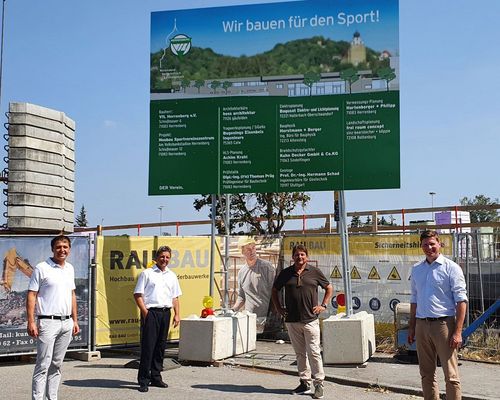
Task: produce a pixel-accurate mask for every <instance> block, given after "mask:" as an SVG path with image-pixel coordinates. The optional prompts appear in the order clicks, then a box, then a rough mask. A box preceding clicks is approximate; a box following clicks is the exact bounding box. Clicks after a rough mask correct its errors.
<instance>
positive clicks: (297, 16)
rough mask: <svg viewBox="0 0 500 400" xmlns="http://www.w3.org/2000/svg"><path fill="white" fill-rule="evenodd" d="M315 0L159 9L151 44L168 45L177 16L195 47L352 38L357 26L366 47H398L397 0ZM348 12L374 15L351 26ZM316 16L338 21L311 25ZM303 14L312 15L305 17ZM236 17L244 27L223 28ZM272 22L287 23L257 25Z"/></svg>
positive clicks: (252, 49)
mask: <svg viewBox="0 0 500 400" xmlns="http://www.w3.org/2000/svg"><path fill="white" fill-rule="evenodd" d="M316 3H317V5H316V6H315V7H314V8H313V7H311V4H310V2H307V1H306V2H294V3H293V4H288V5H287V7H283V5H282V4H279V3H274V4H265V5H259V6H255V5H250V6H237V7H214V8H208V9H195V10H183V11H167V12H158V13H154V14H153V16H152V22H151V26H152V35H151V49H152V51H153V52H156V51H158V50H160V49H162V48H164V47H165V38H166V37H167V36H168V35H169V33H170V32H171V31H172V29H173V27H174V19H175V20H176V25H177V29H178V31H177V33H183V34H186V35H188V36H189V37H191V38H192V39H193V46H197V47H202V48H207V47H209V48H212V49H213V50H214V51H215V52H217V53H219V54H224V55H232V56H240V55H243V54H244V55H247V56H250V55H254V54H256V53H260V52H264V51H268V50H271V49H272V48H273V47H274V46H275V45H276V44H278V43H285V42H287V41H290V40H295V39H302V38H309V37H312V36H320V35H321V36H324V37H327V38H330V39H333V40H346V41H350V40H351V39H352V35H353V34H354V32H355V31H356V30H359V31H360V32H361V33H362V36H363V37H364V38H365V41H366V45H367V46H369V47H371V48H373V49H375V50H378V51H382V50H389V51H390V52H392V53H396V52H397V51H398V43H397V38H398V36H397V29H398V27H397V23H398V21H397V6H396V7H394V4H396V5H397V2H395V1H384V2H383V4H380V6H376V5H374V2H373V1H366V0H358V1H333V2H332V1H318V2H316ZM372 12H373V14H371V13H372ZM349 14H350V15H358V14H363V15H365V14H370V16H369V17H367V18H366V20H365V19H363V20H362V21H361V22H358V23H356V22H353V23H351V24H349V25H348V24H347V15H349ZM315 17H325V18H326V17H333V25H331V24H329V25H328V26H311V24H310V23H309V22H310V21H311V20H312V21H315V20H317V19H315ZM290 18H292V19H291V20H290ZM304 18H307V19H306V20H305V22H303V21H304ZM234 21H238V22H239V23H241V24H242V25H238V26H240V27H241V29H240V30H239V31H236V30H233V31H232V32H231V31H229V30H228V29H226V30H224V25H226V26H228V25H229V24H231V22H234ZM268 21H275V22H276V23H278V22H280V21H282V22H284V24H283V28H280V29H275V30H267V31H264V30H260V31H257V30H255V29H254V27H255V26H256V24H260V23H262V24H265V23H266V22H268ZM290 22H292V25H291V26H290ZM293 22H295V24H293ZM233 26H234V25H233ZM247 28H248V29H247Z"/></svg>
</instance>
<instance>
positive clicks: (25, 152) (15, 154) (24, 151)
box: [9, 147, 75, 171]
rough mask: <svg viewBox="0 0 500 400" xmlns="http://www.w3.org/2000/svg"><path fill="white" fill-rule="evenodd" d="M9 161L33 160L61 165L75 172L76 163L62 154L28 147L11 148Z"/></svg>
mask: <svg viewBox="0 0 500 400" xmlns="http://www.w3.org/2000/svg"><path fill="white" fill-rule="evenodd" d="M9 160H32V161H38V162H42V163H46V164H55V165H61V164H64V167H65V168H68V169H70V170H71V171H74V170H75V168H74V165H75V163H74V161H71V160H69V159H67V158H65V157H63V156H62V155H61V154H55V153H49V152H46V151H42V150H38V149H29V148H26V147H11V148H9Z"/></svg>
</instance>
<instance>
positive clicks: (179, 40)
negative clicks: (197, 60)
mask: <svg viewBox="0 0 500 400" xmlns="http://www.w3.org/2000/svg"><path fill="white" fill-rule="evenodd" d="M170 50H171V51H172V53H174V54H175V55H176V56H177V57H183V56H185V55H186V54H187V53H189V50H191V38H190V37H189V36H186V35H183V34H178V35H175V36H174V37H173V38H172V39H170Z"/></svg>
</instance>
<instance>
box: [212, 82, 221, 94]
mask: <svg viewBox="0 0 500 400" xmlns="http://www.w3.org/2000/svg"><path fill="white" fill-rule="evenodd" d="M221 86H222V82H221V81H217V80H216V81H212V82H211V83H210V87H211V88H212V89H213V90H214V93H215V94H217V88H219V87H221Z"/></svg>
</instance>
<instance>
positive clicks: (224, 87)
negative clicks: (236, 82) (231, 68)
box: [222, 81, 233, 94]
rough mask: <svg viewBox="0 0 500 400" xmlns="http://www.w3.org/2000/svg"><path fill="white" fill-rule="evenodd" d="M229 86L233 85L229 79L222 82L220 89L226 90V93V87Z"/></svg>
mask: <svg viewBox="0 0 500 400" xmlns="http://www.w3.org/2000/svg"><path fill="white" fill-rule="evenodd" d="M231 86H233V82H229V81H224V82H222V89H224V90H225V91H226V94H227V89H229V88H230V87H231Z"/></svg>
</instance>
